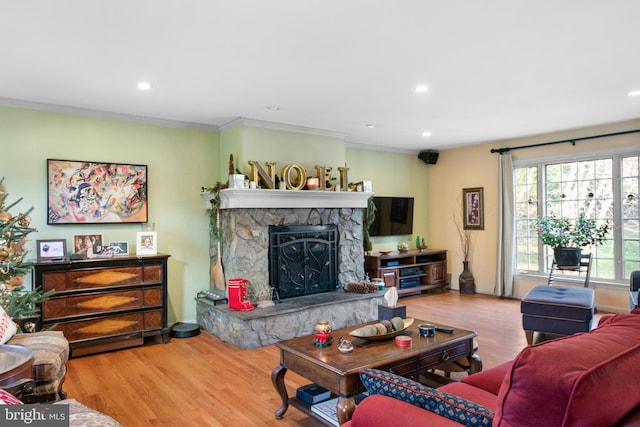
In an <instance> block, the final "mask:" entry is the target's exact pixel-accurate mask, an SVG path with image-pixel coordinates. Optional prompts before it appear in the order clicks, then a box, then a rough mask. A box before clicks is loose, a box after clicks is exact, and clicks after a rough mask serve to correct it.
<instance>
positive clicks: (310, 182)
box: [307, 178, 320, 190]
mask: <svg viewBox="0 0 640 427" xmlns="http://www.w3.org/2000/svg"><path fill="white" fill-rule="evenodd" d="M318 188H320V181H319V180H318V178H307V190H317V189H318Z"/></svg>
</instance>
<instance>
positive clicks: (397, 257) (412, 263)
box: [364, 250, 449, 296]
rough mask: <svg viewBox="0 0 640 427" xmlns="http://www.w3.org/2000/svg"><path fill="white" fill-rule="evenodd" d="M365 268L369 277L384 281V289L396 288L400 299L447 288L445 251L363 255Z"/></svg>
mask: <svg viewBox="0 0 640 427" xmlns="http://www.w3.org/2000/svg"><path fill="white" fill-rule="evenodd" d="M364 269H365V272H366V273H367V274H368V275H369V277H370V278H372V279H373V278H381V279H383V280H384V284H385V287H390V286H395V287H396V288H397V289H398V295H400V296H403V295H413V294H419V293H421V292H422V291H424V290H427V289H432V288H444V287H446V286H447V285H449V283H448V282H447V251H446V250H425V251H418V250H413V251H407V252H392V253H390V254H378V255H365V261H364Z"/></svg>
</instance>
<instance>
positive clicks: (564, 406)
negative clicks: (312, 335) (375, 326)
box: [345, 310, 640, 427]
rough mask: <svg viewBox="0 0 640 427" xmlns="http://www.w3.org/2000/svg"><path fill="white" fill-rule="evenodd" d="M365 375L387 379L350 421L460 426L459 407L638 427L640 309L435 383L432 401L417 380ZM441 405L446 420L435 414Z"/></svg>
mask: <svg viewBox="0 0 640 427" xmlns="http://www.w3.org/2000/svg"><path fill="white" fill-rule="evenodd" d="M362 375H365V376H366V377H367V378H365V379H363V383H364V384H365V385H367V382H366V381H369V385H370V384H371V381H374V382H375V381H378V380H379V381H383V382H387V383H386V384H384V385H381V384H376V387H375V390H376V392H377V393H381V394H372V395H370V396H369V397H367V398H366V399H364V400H363V401H362V402H361V403H360V404H359V405H358V406H357V408H356V410H355V412H354V414H353V417H352V420H351V421H349V422H348V423H346V424H345V426H348V427H377V426H380V427H382V426H384V427H392V426H402V427H417V426H431V427H433V426H460V425H461V424H460V423H458V422H457V421H455V420H456V419H457V420H458V421H459V420H460V416H461V415H460V414H461V413H462V420H463V422H465V423H467V425H493V426H500V427H528V426H531V427H541V426H581V427H587V426H592V427H604V426H640V380H639V378H640V310H634V311H632V312H631V314H616V315H606V316H603V317H602V319H601V320H600V322H599V325H598V327H597V328H596V329H594V330H592V331H591V332H589V333H585V334H578V335H572V336H569V337H564V338H559V339H556V340H553V341H546V342H543V343H540V344H537V345H532V346H528V347H526V348H524V349H523V350H522V351H521V352H520V353H519V354H518V356H516V358H515V359H514V360H512V361H510V362H507V363H504V364H502V365H499V366H496V367H494V368H491V369H487V370H485V371H483V372H479V373H477V374H474V375H470V376H469V377H466V378H464V379H462V381H461V382H457V383H451V384H447V385H446V386H443V387H441V388H439V389H437V392H445V393H444V395H445V397H444V399H441V396H438V399H441V400H439V401H438V400H437V399H436V400H435V402H436V403H433V402H434V399H433V396H432V394H433V393H434V392H432V391H431V392H430V390H432V389H429V388H428V387H425V386H422V385H420V384H418V383H413V382H411V381H408V380H406V379H401V378H395V379H394V378H391V379H390V378H389V377H390V376H391V377H393V376H392V374H388V373H382V372H381V371H378V372H374V370H370V371H369V372H364V371H363V372H362V373H361V376H362ZM372 379H373V380H372ZM365 380H366V381H365ZM396 380H397V381H396ZM407 383H410V384H409V385H407ZM385 394H387V395H385ZM447 394H450V395H453V396H449V397H454V398H455V397H456V396H457V397H459V398H462V399H458V402H454V401H455V400H456V399H449V398H448V397H447ZM390 396H394V397H390ZM416 396H417V397H416ZM460 400H462V401H463V402H467V403H470V404H471V405H475V404H478V405H481V407H484V408H483V409H488V410H489V413H490V414H491V412H493V419H491V418H489V419H488V420H487V418H481V421H483V422H484V424H482V423H481V422H479V423H478V424H473V421H477V419H476V417H475V416H474V414H473V413H472V412H464V411H469V408H468V407H467V405H465V404H462V405H461V406H460V405H459V403H460V402H459V401H460ZM406 401H412V403H407V402H406ZM425 402H430V403H428V404H427V403H425ZM416 405H422V406H424V407H430V408H431V410H429V409H423V407H421V406H416ZM451 405H459V406H460V407H461V408H462V409H461V410H458V409H459V408H457V407H456V408H455V409H456V410H455V411H452V410H450V409H451V408H452V407H453V406H451ZM438 406H439V407H440V408H442V407H445V408H446V409H445V410H440V413H444V414H445V416H448V417H449V418H446V417H445V416H441V415H438V414H436V413H435V412H438V410H437V409H436V410H435V412H432V411H433V408H435V407H438ZM475 408H476V409H477V405H476V406H475ZM453 412H455V413H456V416H452V415H451V413H453ZM447 414H449V415H447ZM491 423H492V424H491Z"/></svg>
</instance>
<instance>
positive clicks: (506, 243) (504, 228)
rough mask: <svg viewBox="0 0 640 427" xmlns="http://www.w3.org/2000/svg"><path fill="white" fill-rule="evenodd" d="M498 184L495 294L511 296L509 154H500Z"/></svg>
mask: <svg viewBox="0 0 640 427" xmlns="http://www.w3.org/2000/svg"><path fill="white" fill-rule="evenodd" d="M499 179H500V182H499V183H498V211H499V215H500V217H499V218H498V221H499V224H498V271H497V274H496V277H497V280H496V289H495V294H496V295H497V296H500V297H503V296H504V297H508V296H513V267H514V264H515V263H514V253H515V251H514V246H515V245H514V241H515V236H514V232H513V229H514V214H513V209H514V206H515V203H514V200H513V197H514V192H515V190H514V186H513V164H512V159H511V154H508V153H504V154H500V161H499Z"/></svg>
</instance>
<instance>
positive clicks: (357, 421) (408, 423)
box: [342, 394, 460, 427]
mask: <svg viewBox="0 0 640 427" xmlns="http://www.w3.org/2000/svg"><path fill="white" fill-rule="evenodd" d="M391 426H402V427H456V426H457V427H460V424H458V423H457V422H455V421H453V420H450V419H449V418H444V417H441V416H439V415H436V414H433V413H431V412H427V411H426V410H425V409H422V408H419V407H417V406H415V405H412V404H410V403H406V402H403V401H401V400H398V399H394V398H392V397H387V396H383V395H381V394H372V395H371V396H369V397H367V398H366V399H364V400H363V401H362V402H361V403H359V404H358V406H356V411H355V412H354V413H353V417H352V418H351V421H347V423H346V424H343V426H342V427H391Z"/></svg>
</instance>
